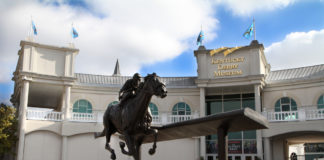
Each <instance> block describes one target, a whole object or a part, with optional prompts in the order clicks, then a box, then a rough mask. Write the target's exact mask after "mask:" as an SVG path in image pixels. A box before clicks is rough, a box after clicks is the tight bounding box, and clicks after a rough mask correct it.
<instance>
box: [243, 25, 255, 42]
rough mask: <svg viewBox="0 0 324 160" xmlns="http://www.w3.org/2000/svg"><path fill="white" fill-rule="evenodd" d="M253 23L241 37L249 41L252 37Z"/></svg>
mask: <svg viewBox="0 0 324 160" xmlns="http://www.w3.org/2000/svg"><path fill="white" fill-rule="evenodd" d="M253 30H254V23H252V24H251V26H250V27H249V28H248V29H247V30H246V31H245V32H244V33H243V37H245V38H246V39H249V38H250V37H251V36H252V35H253Z"/></svg>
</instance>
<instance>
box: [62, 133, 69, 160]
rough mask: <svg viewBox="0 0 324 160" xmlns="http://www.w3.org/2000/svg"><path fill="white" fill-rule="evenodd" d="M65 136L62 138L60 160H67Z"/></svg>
mask: <svg viewBox="0 0 324 160" xmlns="http://www.w3.org/2000/svg"><path fill="white" fill-rule="evenodd" d="M67 150H68V149H67V136H63V137H62V151H61V155H62V158H61V160H67V153H68V152H67Z"/></svg>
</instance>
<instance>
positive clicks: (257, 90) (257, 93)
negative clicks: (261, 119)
mask: <svg viewBox="0 0 324 160" xmlns="http://www.w3.org/2000/svg"><path fill="white" fill-rule="evenodd" d="M254 99H255V110H256V111H257V112H259V113H261V97H260V85H254Z"/></svg>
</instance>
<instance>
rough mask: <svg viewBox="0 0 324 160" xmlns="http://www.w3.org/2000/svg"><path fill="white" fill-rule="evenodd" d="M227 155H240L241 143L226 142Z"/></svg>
mask: <svg viewBox="0 0 324 160" xmlns="http://www.w3.org/2000/svg"><path fill="white" fill-rule="evenodd" d="M228 153H231V154H241V153H242V141H228Z"/></svg>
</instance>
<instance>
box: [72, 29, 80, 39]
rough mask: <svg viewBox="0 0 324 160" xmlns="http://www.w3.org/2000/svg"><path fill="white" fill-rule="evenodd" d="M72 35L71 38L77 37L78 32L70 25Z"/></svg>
mask: <svg viewBox="0 0 324 160" xmlns="http://www.w3.org/2000/svg"><path fill="white" fill-rule="evenodd" d="M72 37H73V38H77V37H79V34H78V32H77V31H76V30H75V28H74V27H72Z"/></svg>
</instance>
